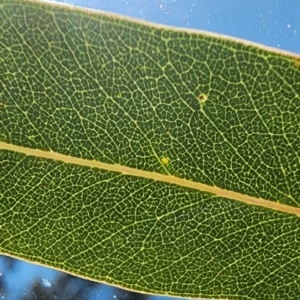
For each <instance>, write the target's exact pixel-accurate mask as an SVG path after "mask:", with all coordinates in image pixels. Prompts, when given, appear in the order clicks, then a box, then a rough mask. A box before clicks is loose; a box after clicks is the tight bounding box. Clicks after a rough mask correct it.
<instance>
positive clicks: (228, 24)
mask: <svg viewBox="0 0 300 300" xmlns="http://www.w3.org/2000/svg"><path fill="white" fill-rule="evenodd" d="M62 2H65V3H69V4H75V5H80V6H85V7H89V8H94V9H100V10H104V11H110V12H114V13H118V14H124V15H127V16H131V17H135V18H139V19H144V20H148V21H152V22H156V23H162V24H167V25H172V26H178V27H187V28H193V29H201V30H207V31H213V32H217V33H222V34H226V35H231V36H236V37H240V38H244V39H247V40H251V41H255V42H258V43H262V44H265V45H268V46H272V47H276V48H280V49H284V50H288V51H291V52H295V53H298V54H300V1H299V0H298V1H297V0H278V1H275V0H269V1H258V0H257V1H256V0H253V1H244V0H231V1H228V0H199V1H196V0H194V1H192V0H160V1H159V0H151V1H149V0H119V1H113V0H105V1H104V0H102V1H101V0H97V1H96V0H91V1H82V0H69V1H62ZM5 263H6V261H4V260H3V259H1V257H0V280H3V282H5V283H6V284H7V288H8V289H9V290H10V291H11V293H9V294H7V295H6V296H5V299H7V300H10V299H20V298H21V297H22V296H24V294H25V293H26V287H28V286H29V285H30V284H31V283H32V281H33V280H39V281H40V282H41V283H42V284H43V285H44V286H45V288H51V285H52V284H54V282H55V278H56V276H57V272H56V271H54V270H48V269H46V268H43V267H40V266H35V265H30V264H27V263H24V262H18V263H16V267H15V269H14V272H10V271H9V270H8V268H7V266H6V265H5ZM113 295H114V291H113V290H112V289H110V288H109V287H103V286H101V287H99V290H97V291H93V293H91V297H92V298H91V299H101V300H106V299H107V300H111V299H114V300H117V299H116V297H114V296H113ZM0 296H1V291H0ZM152 299H154V298H152ZM157 299H159V298H158V297H157V298H156V300H157ZM160 299H163V298H160ZM165 299H166V298H165ZM167 299H170V298H167Z"/></svg>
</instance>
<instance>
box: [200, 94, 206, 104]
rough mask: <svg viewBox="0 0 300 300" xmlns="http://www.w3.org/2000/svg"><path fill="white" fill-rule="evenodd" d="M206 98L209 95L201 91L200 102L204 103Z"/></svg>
mask: <svg viewBox="0 0 300 300" xmlns="http://www.w3.org/2000/svg"><path fill="white" fill-rule="evenodd" d="M206 100H207V95H206V94H203V93H201V94H200V96H199V102H200V104H203V103H204V102H205V101H206Z"/></svg>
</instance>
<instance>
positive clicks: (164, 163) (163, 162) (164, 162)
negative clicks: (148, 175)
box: [160, 156, 170, 166]
mask: <svg viewBox="0 0 300 300" xmlns="http://www.w3.org/2000/svg"><path fill="white" fill-rule="evenodd" d="M160 161H161V163H162V164H163V165H165V166H166V165H167V164H168V163H169V162H170V160H169V159H168V158H167V157H165V156H163V157H162V158H161V159H160Z"/></svg>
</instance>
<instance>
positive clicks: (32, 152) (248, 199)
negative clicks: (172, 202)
mask: <svg viewBox="0 0 300 300" xmlns="http://www.w3.org/2000/svg"><path fill="white" fill-rule="evenodd" d="M1 149H3V150H10V151H14V152H19V153H23V154H26V155H28V156H35V157H42V158H48V159H53V160H58V161H62V162H64V163H69V164H75V165H80V166H86V167H91V168H99V169H103V170H108V171H112V172H117V173H121V174H124V175H130V176H136V177H142V178H147V179H152V180H156V181H161V182H166V183H169V184H176V185H179V186H183V187H187V188H192V189H195V190H199V191H201V192H207V193H211V194H214V195H215V196H219V197H224V198H228V199H232V200H237V201H240V202H243V203H247V204H251V205H257V206H262V207H265V208H268V209H273V210H276V211H281V212H285V213H291V214H295V215H297V216H300V208H297V207H292V206H289V205H285V204H280V203H278V202H274V201H270V200H265V199H262V198H256V197H252V196H248V195H244V194H241V193H237V192H234V191H229V190H225V189H221V188H219V187H216V186H210V185H207V184H203V183H200V182H194V181H190V180H186V179H182V178H178V177H175V176H172V175H163V174H160V173H155V172H149V171H143V170H138V169H134V168H128V167H125V166H121V165H118V164H114V165H113V164H107V163H103V162H99V161H96V160H87V159H82V158H77V157H72V156H68V155H63V154H60V153H56V152H53V151H42V150H37V149H31V148H25V147H21V146H16V145H12V144H8V143H4V142H0V150H1Z"/></svg>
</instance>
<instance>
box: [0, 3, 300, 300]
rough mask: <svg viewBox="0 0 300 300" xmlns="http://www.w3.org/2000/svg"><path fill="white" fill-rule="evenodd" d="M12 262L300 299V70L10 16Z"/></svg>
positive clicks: (3, 209)
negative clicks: (35, 263)
mask: <svg viewBox="0 0 300 300" xmlns="http://www.w3.org/2000/svg"><path fill="white" fill-rule="evenodd" d="M0 24H1V25H0V83H1V86H0V88H1V90H0V97H1V98H0V178H1V181H0V251H1V252H2V253H4V254H9V255H12V256H16V257H19V258H22V259H26V260H30V261H33V262H37V263H42V264H46V265H49V266H51V267H54V268H59V269H62V270H65V271H67V272H70V273H73V274H76V275H78V276H83V277H88V278H90V279H93V280H96V281H104V282H107V283H110V284H114V285H118V286H122V287H124V288H127V289H133V290H137V291H142V292H148V293H157V294H168V295H178V296H185V297H187V296H188V297H200V296H202V297H215V298H221V297H223V298H230V299H274V298H275V299H284V298H286V299H287V298H295V297H298V296H299V294H300V268H299V266H300V220H299V216H300V208H299V202H300V96H299V95H300V68H299V66H300V63H299V62H300V58H299V57H298V56H296V55H291V54H287V53H279V52H276V51H274V50H271V49H267V48H264V47H259V46H257V45H253V44H250V43H246V42H242V41H235V40H233V39H230V38H225V37H221V36H217V35H213V34H207V33H200V32H192V31H183V30H177V29H173V28H167V27H159V26H157V25H153V24H144V23H141V22H137V21H133V20H129V19H126V18H122V17H118V16H114V15H109V14H104V13H99V12H94V11H88V10H83V9H76V8H71V7H65V6H60V5H54V4H45V3H39V2H34V1H33V2H31V1H8V0H7V1H2V2H1V4H0Z"/></svg>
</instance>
